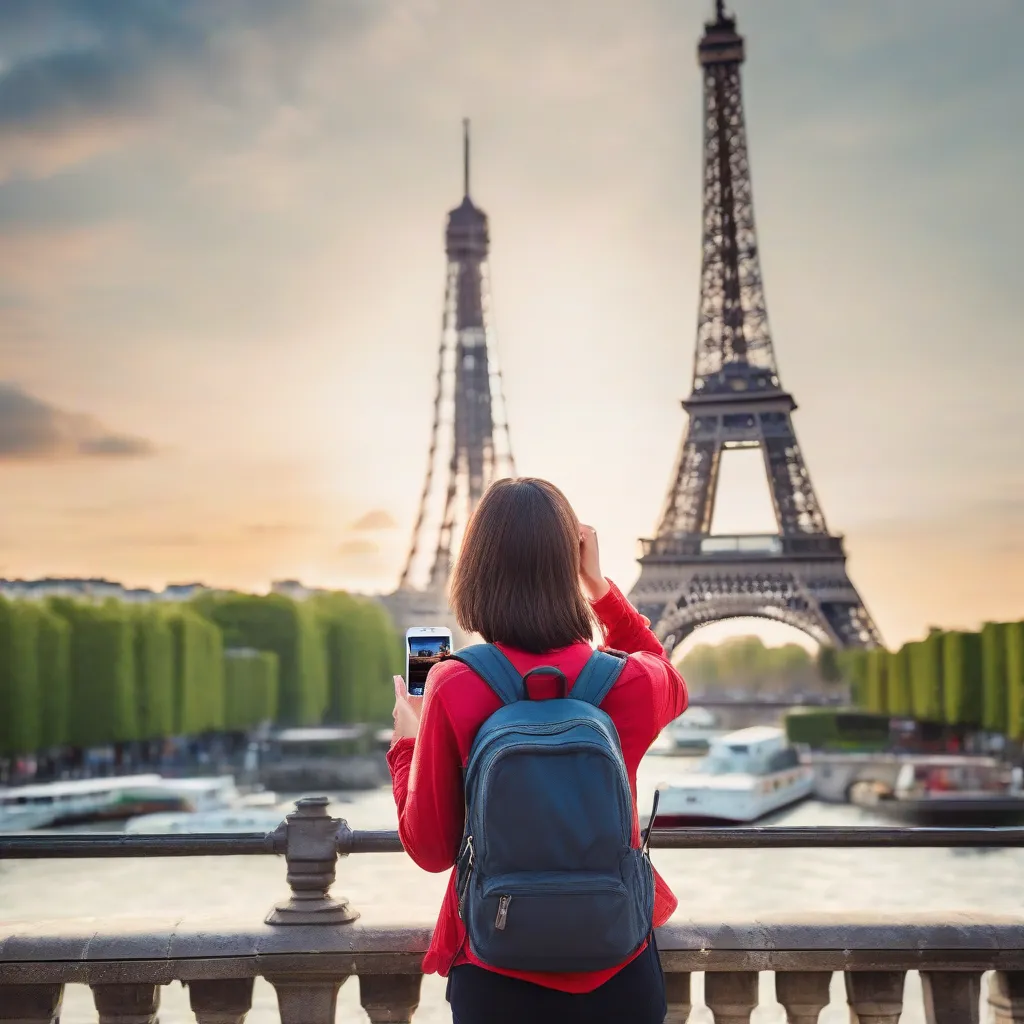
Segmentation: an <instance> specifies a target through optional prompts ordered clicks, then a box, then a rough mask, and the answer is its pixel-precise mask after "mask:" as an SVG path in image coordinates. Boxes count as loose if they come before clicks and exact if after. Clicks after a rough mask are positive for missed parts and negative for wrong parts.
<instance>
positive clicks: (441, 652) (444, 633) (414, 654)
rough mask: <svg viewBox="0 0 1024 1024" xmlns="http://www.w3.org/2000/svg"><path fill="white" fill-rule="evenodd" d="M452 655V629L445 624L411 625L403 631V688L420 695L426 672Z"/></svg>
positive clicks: (414, 695)
mask: <svg viewBox="0 0 1024 1024" xmlns="http://www.w3.org/2000/svg"><path fill="white" fill-rule="evenodd" d="M451 656H452V631H451V630H450V629H447V628H446V627H445V626H413V627H412V628H411V629H407V630H406V631H405V688H406V690H408V691H409V696H410V697H422V696H423V686H424V684H425V683H426V681H427V673H428V672H429V671H430V670H431V668H433V666H434V665H436V664H437V663H438V662H439V661H444V659H445V658H450V657H451Z"/></svg>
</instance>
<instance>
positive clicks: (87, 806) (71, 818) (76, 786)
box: [0, 775, 175, 832]
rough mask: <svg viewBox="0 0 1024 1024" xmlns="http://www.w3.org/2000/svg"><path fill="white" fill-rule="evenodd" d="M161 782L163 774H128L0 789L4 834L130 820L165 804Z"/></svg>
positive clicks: (0, 829)
mask: <svg viewBox="0 0 1024 1024" xmlns="http://www.w3.org/2000/svg"><path fill="white" fill-rule="evenodd" d="M161 782H162V780H161V778H160V776H159V775H125V776H122V777H120V778H108V779H73V780H71V781H68V782H44V783H37V784H33V785H28V786H11V787H10V788H8V789H2V790H0V832H21V831H27V830H29V829H34V828H48V827H50V826H53V825H61V824H69V823H74V822H82V821H94V820H100V819H111V818H118V817H127V816H128V815H129V813H131V812H132V811H133V810H134V809H135V808H138V807H142V808H147V807H149V808H150V809H156V806H159V805H160V803H161V802H162V801H161V800H160V794H159V792H158V791H159V787H160V783H161ZM168 798H169V799H172V800H173V799H175V798H174V797H173V796H172V795H171V794H166V795H165V796H164V800H166V799H168ZM154 801H155V802H156V806H152V807H151V806H150V805H153V804H154ZM135 813H139V812H138V810H135Z"/></svg>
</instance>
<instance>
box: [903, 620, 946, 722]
mask: <svg viewBox="0 0 1024 1024" xmlns="http://www.w3.org/2000/svg"><path fill="white" fill-rule="evenodd" d="M907 646H908V647H909V648H910V693H911V710H912V711H913V713H914V717H915V718H916V719H918V720H919V721H922V722H941V721H943V720H944V718H945V700H944V697H943V694H944V688H943V683H942V665H943V655H942V633H940V632H938V631H932V632H931V633H930V634H929V635H928V636H927V637H926V638H925V639H924V640H918V641H916V642H914V643H911V644H908V645H907Z"/></svg>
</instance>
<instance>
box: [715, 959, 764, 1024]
mask: <svg viewBox="0 0 1024 1024" xmlns="http://www.w3.org/2000/svg"><path fill="white" fill-rule="evenodd" d="M704 1002H705V1003H706V1004H707V1006H708V1009H709V1010H710V1011H711V1012H712V1013H713V1014H714V1015H715V1024H749V1021H750V1015H751V1013H753V1012H754V1010H755V1009H756V1008H757V1002H758V993H757V971H708V972H706V973H705V975H704Z"/></svg>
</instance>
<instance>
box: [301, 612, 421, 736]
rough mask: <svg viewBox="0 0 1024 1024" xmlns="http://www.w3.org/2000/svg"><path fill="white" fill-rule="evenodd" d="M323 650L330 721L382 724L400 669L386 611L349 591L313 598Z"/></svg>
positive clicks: (398, 645) (399, 644)
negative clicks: (325, 661) (353, 595)
mask: <svg viewBox="0 0 1024 1024" xmlns="http://www.w3.org/2000/svg"><path fill="white" fill-rule="evenodd" d="M314 608H315V609H316V613H317V615H318V616H319V619H320V624H321V629H322V631H323V636H324V644H325V647H326V651H327V679H328V705H327V716H326V720H327V721H329V722H386V721H388V720H389V719H390V717H391V709H392V707H393V705H394V700H395V695H394V687H393V685H392V677H393V676H395V675H400V674H401V673H402V672H403V671H404V670H405V656H404V653H403V650H402V641H401V639H400V638H399V637H398V634H397V632H396V631H395V627H394V624H393V623H392V621H391V617H390V615H388V613H387V611H386V609H385V608H384V607H383V606H382V605H380V604H378V603H377V602H375V601H367V600H365V599H361V598H354V597H352V596H351V595H349V594H328V595H323V596H322V597H318V598H317V599H316V600H315V602H314Z"/></svg>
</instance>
